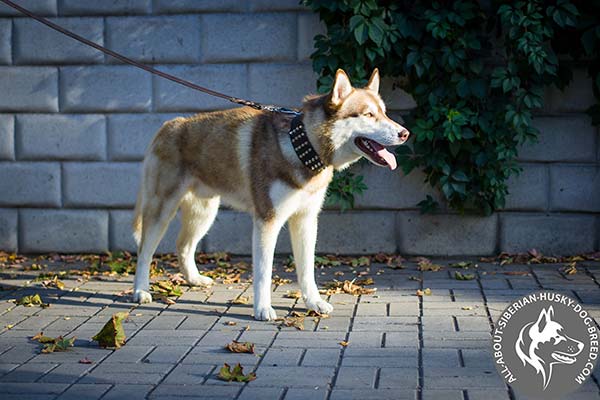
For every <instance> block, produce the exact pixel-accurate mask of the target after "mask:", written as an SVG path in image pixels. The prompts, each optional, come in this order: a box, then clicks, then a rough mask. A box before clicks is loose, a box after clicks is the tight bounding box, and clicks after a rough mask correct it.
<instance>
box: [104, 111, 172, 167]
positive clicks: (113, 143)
mask: <svg viewBox="0 0 600 400" xmlns="http://www.w3.org/2000/svg"><path fill="white" fill-rule="evenodd" d="M176 116H177V115H175V114H115V115H110V116H109V117H108V156H109V158H110V159H111V160H117V161H138V160H142V159H143V158H144V154H145V153H146V149H147V148H148V146H149V145H150V143H151V141H152V138H153V137H154V135H156V132H158V130H159V129H160V127H161V126H162V124H163V123H164V122H165V121H168V120H170V119H173V118H175V117H176Z"/></svg>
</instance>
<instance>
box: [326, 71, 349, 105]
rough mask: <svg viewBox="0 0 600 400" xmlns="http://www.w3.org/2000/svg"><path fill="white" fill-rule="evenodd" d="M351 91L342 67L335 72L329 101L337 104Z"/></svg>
mask: <svg viewBox="0 0 600 400" xmlns="http://www.w3.org/2000/svg"><path fill="white" fill-rule="evenodd" d="M351 92H352V84H351V83H350V79H348V75H346V73H345V72H344V70H342V69H338V70H337V72H336V73H335V81H334V82H333V89H332V90H331V103H332V104H334V105H339V104H340V103H341V102H342V101H343V100H344V99H345V98H346V97H347V96H348V95H349V94H350V93H351Z"/></svg>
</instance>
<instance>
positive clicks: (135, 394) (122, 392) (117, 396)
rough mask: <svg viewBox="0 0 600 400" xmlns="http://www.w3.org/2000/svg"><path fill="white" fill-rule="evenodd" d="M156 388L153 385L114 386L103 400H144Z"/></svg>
mask: <svg viewBox="0 0 600 400" xmlns="http://www.w3.org/2000/svg"><path fill="white" fill-rule="evenodd" d="M153 388H154V387H153V386H152V385H129V384H122V385H114V386H113V387H112V388H111V389H110V390H109V391H108V392H107V393H106V394H105V395H104V396H103V397H102V399H103V400H122V399H127V400H144V399H145V398H146V395H147V394H148V392H150V390H152V389H153Z"/></svg>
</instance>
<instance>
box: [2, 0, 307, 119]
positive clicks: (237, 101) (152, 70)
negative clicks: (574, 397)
mask: <svg viewBox="0 0 600 400" xmlns="http://www.w3.org/2000/svg"><path fill="white" fill-rule="evenodd" d="M0 2H2V3H4V4H6V5H7V6H9V7H12V8H14V9H15V10H17V11H19V12H20V13H22V14H24V15H27V16H28V17H30V18H33V19H35V20H36V21H38V22H41V23H42V24H44V25H46V26H48V27H50V28H52V29H54V30H55V31H57V32H60V33H62V34H63V35H66V36H69V37H70V38H73V39H75V40H77V41H78V42H81V43H83V44H85V45H88V46H90V47H93V48H94V49H96V50H98V51H101V52H103V53H104V54H107V55H109V56H111V57H114V58H116V59H117V60H120V61H122V62H124V63H126V64H129V65H133V66H134V67H137V68H140V69H143V70H144V71H147V72H150V73H151V74H154V75H157V76H160V77H161V78H165V79H168V80H170V81H173V82H175V83H178V84H180V85H183V86H186V87H188V88H190V89H194V90H197V91H199V92H204V93H206V94H208V95H211V96H215V97H220V98H222V99H225V100H227V101H230V102H232V103H235V104H240V105H243V106H248V107H252V108H254V109H257V110H264V111H271V112H277V113H283V114H292V115H300V112H298V111H295V110H291V109H289V108H285V107H279V106H274V105H270V104H261V103H257V102H255V101H251V100H244V99H240V98H238V97H233V96H229V95H226V94H223V93H219V92H216V91H214V90H211V89H208V88H205V87H202V86H199V85H196V84H195V83H192V82H190V81H187V80H185V79H182V78H179V77H176V76H175V75H171V74H168V73H166V72H163V71H160V70H158V69H156V68H152V67H149V66H147V65H145V64H142V63H140V62H137V61H135V60H132V59H131V58H129V57H125V56H124V55H122V54H119V53H117V52H116V51H113V50H111V49H108V48H106V47H104V46H101V45H99V44H98V43H95V42H92V41H91V40H88V39H86V38H84V37H82V36H80V35H78V34H76V33H74V32H71V31H70V30H68V29H65V28H63V27H62V26H60V25H57V24H55V23H54V22H52V21H49V20H48V19H46V18H44V17H40V16H39V15H36V14H34V13H33V12H31V11H29V10H28V9H26V8H23V7H21V6H20V5H18V4H15V3H13V2H12V1H10V0H0Z"/></svg>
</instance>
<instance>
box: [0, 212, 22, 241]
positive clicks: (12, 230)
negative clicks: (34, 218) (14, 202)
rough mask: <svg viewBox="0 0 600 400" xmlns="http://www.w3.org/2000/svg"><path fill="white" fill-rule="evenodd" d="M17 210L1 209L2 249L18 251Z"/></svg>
mask: <svg viewBox="0 0 600 400" xmlns="http://www.w3.org/2000/svg"><path fill="white" fill-rule="evenodd" d="M17 247H18V244H17V210H15V209H0V249H2V250H4V251H17Z"/></svg>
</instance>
